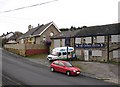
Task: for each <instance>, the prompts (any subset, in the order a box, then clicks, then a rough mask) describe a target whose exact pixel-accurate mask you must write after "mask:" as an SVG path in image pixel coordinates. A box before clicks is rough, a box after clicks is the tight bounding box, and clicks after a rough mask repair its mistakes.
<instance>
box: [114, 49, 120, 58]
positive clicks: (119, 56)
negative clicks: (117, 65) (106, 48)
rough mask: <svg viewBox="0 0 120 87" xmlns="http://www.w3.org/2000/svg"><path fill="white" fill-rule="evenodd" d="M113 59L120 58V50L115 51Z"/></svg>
mask: <svg viewBox="0 0 120 87" xmlns="http://www.w3.org/2000/svg"><path fill="white" fill-rule="evenodd" d="M113 58H120V50H115V51H113Z"/></svg>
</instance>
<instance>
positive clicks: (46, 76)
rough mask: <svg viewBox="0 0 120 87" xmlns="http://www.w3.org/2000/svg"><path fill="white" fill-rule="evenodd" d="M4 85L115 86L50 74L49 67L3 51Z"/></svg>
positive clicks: (54, 73)
mask: <svg viewBox="0 0 120 87" xmlns="http://www.w3.org/2000/svg"><path fill="white" fill-rule="evenodd" d="M2 74H3V76H2V77H3V80H2V82H3V85H113V84H111V83H107V82H104V81H103V80H97V79H93V78H89V77H86V76H83V75H80V76H67V75H65V74H61V73H57V72H50V70H49V67H47V66H45V65H41V64H36V63H34V62H31V61H29V60H28V59H26V58H24V57H21V56H18V55H14V54H11V53H9V52H7V51H5V50H3V51H2Z"/></svg>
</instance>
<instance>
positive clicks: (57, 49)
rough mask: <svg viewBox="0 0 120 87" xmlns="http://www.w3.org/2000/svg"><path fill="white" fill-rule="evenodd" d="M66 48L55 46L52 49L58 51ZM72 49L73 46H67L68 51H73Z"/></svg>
mask: <svg viewBox="0 0 120 87" xmlns="http://www.w3.org/2000/svg"><path fill="white" fill-rule="evenodd" d="M66 50H67V47H56V48H54V49H53V50H52V51H57V52H59V51H66ZM73 50H74V48H73V47H68V51H73Z"/></svg>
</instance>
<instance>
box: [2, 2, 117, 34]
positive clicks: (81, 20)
mask: <svg viewBox="0 0 120 87" xmlns="http://www.w3.org/2000/svg"><path fill="white" fill-rule="evenodd" d="M47 1H52V0H0V12H3V13H0V35H1V34H3V33H7V32H10V31H13V32H15V31H20V32H23V33H25V32H27V30H28V29H27V28H28V25H29V24H31V25H32V26H33V27H36V26H37V25H38V23H39V24H46V23H49V22H51V21H53V22H54V23H55V24H56V25H57V26H58V28H70V27H71V26H75V27H78V26H79V27H81V26H95V25H105V24H112V23H117V22H118V2H119V0H58V1H55V2H51V3H47V4H43V5H39V6H35V7H31V8H25V9H21V10H16V11H10V12H4V11H7V10H14V9H17V8H20V7H26V6H31V5H34V4H40V3H44V2H47Z"/></svg>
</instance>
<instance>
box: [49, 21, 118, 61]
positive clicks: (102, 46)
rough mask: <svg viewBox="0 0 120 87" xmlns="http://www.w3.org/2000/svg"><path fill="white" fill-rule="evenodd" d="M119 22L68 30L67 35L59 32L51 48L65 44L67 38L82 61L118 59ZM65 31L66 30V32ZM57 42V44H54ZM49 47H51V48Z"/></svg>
mask: <svg viewBox="0 0 120 87" xmlns="http://www.w3.org/2000/svg"><path fill="white" fill-rule="evenodd" d="M119 27H120V23H116V24H108V25H100V26H91V27H85V28H82V29H80V30H75V31H71V32H70V31H68V34H69V35H67V36H66V35H64V33H63V34H61V36H60V35H59V36H56V37H54V38H52V39H53V41H52V45H51V46H52V48H53V47H57V46H65V43H66V39H67V38H69V39H70V40H69V43H70V44H69V46H73V47H74V48H75V53H76V55H77V57H78V58H79V59H80V60H84V61H103V62H108V61H117V62H118V61H120V54H119V53H120V40H119V38H120V32H119V31H118V29H119ZM66 33H67V32H66ZM55 43H59V45H57V46H56V45H55ZM52 48H51V49H52Z"/></svg>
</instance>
